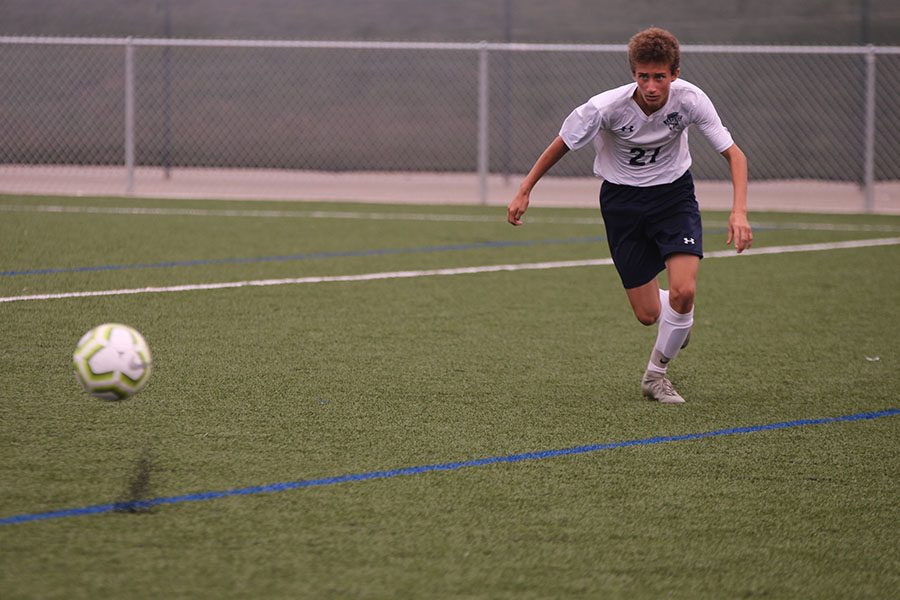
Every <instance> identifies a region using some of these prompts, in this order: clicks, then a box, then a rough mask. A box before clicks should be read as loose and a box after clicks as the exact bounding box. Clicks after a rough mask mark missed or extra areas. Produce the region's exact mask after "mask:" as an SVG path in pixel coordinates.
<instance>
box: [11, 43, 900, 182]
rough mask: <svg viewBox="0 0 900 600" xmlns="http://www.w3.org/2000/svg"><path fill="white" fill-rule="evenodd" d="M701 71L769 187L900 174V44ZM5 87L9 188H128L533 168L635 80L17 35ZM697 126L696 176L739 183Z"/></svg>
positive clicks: (406, 46) (329, 53)
mask: <svg viewBox="0 0 900 600" xmlns="http://www.w3.org/2000/svg"><path fill="white" fill-rule="evenodd" d="M682 77H683V78H685V79H687V80H688V81H691V82H693V83H695V84H697V85H699V86H700V87H701V88H703V89H704V90H705V91H706V92H707V93H708V94H709V96H710V97H711V98H712V99H713V101H714V103H715V104H716V106H717V108H718V110H719V113H720V115H721V117H722V119H723V121H724V123H725V125H726V126H727V127H728V128H729V130H730V131H731V132H732V134H733V136H734V138H735V140H736V141H737V142H738V144H739V145H740V146H741V147H742V148H743V149H744V151H745V152H746V153H747V155H748V156H749V157H750V165H751V177H752V178H753V179H754V180H807V179H809V180H826V181H841V182H857V183H859V184H860V185H862V186H866V187H869V188H871V186H872V185H873V184H874V183H875V182H877V181H895V180H900V135H898V131H900V111H898V110H897V109H898V105H897V102H896V98H897V97H898V96H900V48H894V47H891V48H884V47H769V46H741V47H739V46H718V47H713V46H684V47H683V48H682ZM0 81H2V82H3V85H2V86H0V115H2V116H0V139H2V140H3V144H2V145H0V180H2V179H3V175H4V173H7V174H9V173H11V172H12V170H15V169H20V168H27V167H35V166H59V167H65V168H73V167H78V168H85V167H104V168H115V169H119V170H121V171H122V172H123V175H122V181H123V186H122V190H121V191H122V192H123V193H127V192H129V191H130V186H131V185H132V184H133V172H134V169H135V168H137V167H141V168H154V169H160V170H162V171H164V172H165V173H166V174H167V175H168V174H169V173H170V172H171V171H173V170H175V169H179V168H187V167H192V168H195V167H208V168H216V169H260V168H262V169H283V170H300V171H326V172H358V171H362V172H428V173H473V172H479V173H480V174H481V175H482V176H486V175H487V174H489V173H490V174H509V175H519V174H523V173H526V172H527V171H528V169H529V168H530V167H531V165H532V164H533V162H534V160H535V158H536V157H537V156H538V155H539V154H540V152H541V151H542V150H543V149H544V147H546V145H547V144H548V143H549V142H550V141H551V140H552V139H553V137H554V136H555V135H556V133H557V132H558V130H559V127H560V124H561V123H562V121H563V120H564V119H565V117H566V116H567V115H568V113H569V112H570V111H571V110H572V109H573V108H574V107H575V106H577V105H579V104H581V103H583V102H584V101H586V100H587V99H588V98H589V97H590V96H592V95H594V94H596V93H598V92H600V91H602V90H605V89H608V88H612V87H615V86H618V85H621V84H622V83H626V82H627V81H629V72H628V65H627V61H626V57H625V47H624V46H619V45H610V46H573V45H532V44H486V43H482V44H432V43H369V42H358V43H354V42H275V41H272V42H266V41H224V40H171V39H134V40H132V39H104V38H84V39H82V38H15V37H0ZM693 137H694V139H693V141H692V144H691V146H692V153H693V155H694V166H693V167H692V170H693V172H694V175H695V177H696V178H697V179H701V180H703V179H706V180H721V179H727V178H728V170H727V165H726V163H725V161H723V160H722V159H721V157H719V156H718V155H717V154H716V153H715V152H714V151H713V150H712V148H710V147H709V145H708V144H707V143H706V141H705V140H704V139H703V138H702V135H700V134H698V133H694V134H693ZM592 159H593V157H592V156H591V152H589V151H584V152H579V153H575V154H573V155H572V156H571V157H570V158H567V159H566V160H565V161H563V162H562V163H560V164H559V165H558V166H557V167H556V168H555V169H554V170H553V171H552V175H556V176H568V177H582V176H589V175H590V173H591V163H592ZM22 186H23V187H26V188H27V185H25V184H22ZM4 191H11V190H8V189H5V190H4ZM12 191H22V192H28V191H29V190H28V189H21V190H12Z"/></svg>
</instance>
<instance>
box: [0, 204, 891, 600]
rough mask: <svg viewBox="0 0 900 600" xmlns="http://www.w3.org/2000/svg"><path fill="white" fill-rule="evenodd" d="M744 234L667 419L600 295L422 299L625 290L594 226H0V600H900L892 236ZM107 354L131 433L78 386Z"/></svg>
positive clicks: (195, 213) (159, 222) (585, 215)
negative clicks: (134, 371) (137, 345)
mask: <svg viewBox="0 0 900 600" xmlns="http://www.w3.org/2000/svg"><path fill="white" fill-rule="evenodd" d="M47 207H56V208H54V209H53V210H52V212H51V211H50V209H48V208H47ZM137 208H139V209H141V211H135V210H134V209H137ZM118 209H127V210H118ZM134 212H139V214H133V213H134ZM726 217H727V215H725V214H722V213H709V214H705V215H704V218H705V225H706V232H705V239H704V247H705V250H706V252H707V253H708V254H709V255H710V256H709V257H708V258H707V259H705V260H704V261H703V263H702V266H701V273H700V281H699V292H698V303H697V309H696V318H695V326H694V331H693V335H692V341H691V346H689V347H688V348H687V349H686V350H685V351H684V352H683V353H682V354H681V355H680V356H679V357H678V358H677V360H676V361H674V363H673V366H672V368H671V369H670V373H671V376H672V379H673V381H674V382H675V384H676V386H677V387H678V390H679V392H681V394H682V395H683V396H685V398H686V399H687V400H688V402H687V404H685V405H683V406H680V407H678V406H676V407H672V406H661V405H658V404H654V403H650V402H647V401H645V400H642V399H641V397H640V391H639V379H640V376H641V373H642V372H643V369H644V367H645V366H646V362H647V358H648V356H649V352H650V348H651V346H652V344H653V339H654V336H655V328H645V327H642V326H641V325H640V324H638V322H637V321H636V320H635V319H634V317H633V316H632V315H631V313H630V309H629V308H628V306H627V302H626V300H625V297H624V294H623V292H622V290H621V286H620V284H619V282H618V278H617V275H616V274H615V271H614V270H613V268H612V267H611V266H607V265H597V266H582V267H568V268H542V269H537V268H535V269H531V270H521V271H502V272H474V273H469V274H456V275H445V276H438V275H434V274H429V273H430V272H432V271H433V270H436V269H457V268H463V267H483V266H488V265H522V264H534V263H545V262H548V261H575V260H587V259H603V258H605V257H608V249H607V248H606V245H605V242H604V241H602V240H601V239H600V238H602V236H603V230H602V225H601V224H600V222H599V214H598V211H592V210H577V209H542V208H540V207H533V208H532V209H531V210H530V211H529V213H528V219H529V220H530V222H529V223H528V224H527V225H526V226H525V227H523V228H513V227H510V226H509V225H507V224H506V223H505V211H504V209H502V208H496V207H495V208H484V207H423V206H381V205H379V206H375V205H360V204H340V203H329V204H309V203H303V204H294V203H266V202H246V203H243V202H216V201H196V202H191V201H163V200H158V201H151V200H137V199H98V198H80V199H62V198H18V197H2V198H0V340H2V345H0V452H2V460H0V490H2V493H0V596H2V598H3V599H4V600H7V599H13V598H67V599H72V598H91V599H95V598H138V597H159V598H217V599H218V598H485V599H495V598H510V599H513V598H515V599H520V598H659V597H674V598H741V597H770V598H826V597H827V598H838V597H841V598H851V597H876V598H877V597H881V598H889V597H896V596H895V594H896V590H897V589H898V588H900V575H898V573H900V542H898V539H900V525H898V523H900V508H898V506H900V504H898V498H900V445H898V443H897V440H898V436H900V414H896V413H897V409H900V353H898V351H897V338H898V334H900V326H898V323H900V268H898V265H900V245H898V244H900V240H897V238H900V217H885V216H835V215H790V214H754V215H752V220H753V222H754V224H755V226H756V231H755V244H754V248H755V249H759V250H765V249H773V248H776V247H785V248H784V249H790V248H788V247H791V246H796V245H799V244H827V243H837V242H848V241H858V240H873V239H889V240H893V242H885V243H886V244H888V245H883V246H874V247H861V248H853V249H823V247H821V246H816V247H814V248H817V249H814V250H813V251H807V252H778V253H772V254H756V255H753V254H750V255H748V256H740V257H714V256H712V254H713V253H715V252H718V251H720V250H724V249H725V235H724V223H725V219H726ZM398 271H408V272H412V273H411V274H410V273H408V275H410V276H408V277H403V278H384V279H377V280H372V281H365V280H361V281H345V282H334V281H325V282H320V283H284V282H281V284H280V285H273V283H275V282H272V281H268V284H267V285H257V286H246V287H241V288H235V289H229V288H226V289H203V290H201V289H189V290H186V291H171V290H170V291H157V292H154V293H133V294H127V295H122V294H119V295H110V296H103V297H71V298H46V299H41V298H42V295H52V294H60V293H70V292H91V291H100V290H140V289H144V288H149V287H156V288H167V287H169V286H193V285H199V284H218V283H225V282H236V281H263V280H273V279H297V278H311V277H323V278H329V277H333V276H340V275H361V274H373V273H395V272H398ZM412 275H417V276H412ZM20 297H31V298H34V299H17V300H12V299H14V298H20ZM109 321H118V322H123V323H127V324H130V325H132V326H134V327H135V328H137V329H138V330H139V331H141V332H142V333H143V334H144V336H145V337H146V339H147V341H148V343H149V345H150V348H151V350H152V352H153V357H154V373H153V375H152V377H151V379H150V382H149V384H148V385H147V388H146V389H145V390H144V391H142V392H141V393H140V394H139V395H138V396H136V397H135V398H133V399H131V400H128V401H125V402H121V403H105V402H101V401H99V400H95V399H93V398H91V397H89V396H88V395H86V394H85V393H83V392H82V391H81V390H80V389H79V388H78V386H77V384H76V382H75V378H74V376H73V373H72V370H71V365H70V361H71V353H72V351H73V350H74V348H75V344H76V342H77V341H78V339H79V337H80V336H81V335H82V334H83V333H84V332H86V331H87V330H88V329H90V328H91V327H93V326H95V325H98V324H100V323H104V322H109ZM883 411H888V412H883ZM861 413H880V416H879V417H878V418H867V419H859V420H847V421H844V420H839V421H829V422H824V423H819V424H816V423H815V422H810V421H801V422H798V421H799V420H814V419H820V418H831V417H843V416H848V415H859V414H861ZM784 422H791V426H789V427H784V428H772V429H769V428H763V429H761V430H757V429H752V428H754V427H756V426H766V425H769V424H775V423H784ZM735 428H751V429H743V430H742V429H735ZM706 432H721V435H715V436H708V437H698V438H692V439H684V440H677V439H671V437H667V436H680V435H684V434H703V433H706ZM631 440H641V441H642V442H641V443H635V444H633V445H627V444H623V442H629V441H631ZM603 444H609V445H611V447H608V448H606V449H604V447H602V446H598V447H594V448H593V449H590V448H589V450H590V451H584V452H581V451H578V452H566V453H562V454H561V455H557V456H554V455H543V454H536V455H533V456H529V457H525V458H529V460H517V461H515V462H505V461H502V460H498V461H497V462H490V461H482V462H477V461H479V460H481V459H490V458H492V457H509V456H518V455H521V454H522V453H529V452H535V453H540V452H543V451H552V450H567V449H572V448H577V447H581V446H591V445H603ZM519 458H522V457H519ZM458 461H476V462H475V463H473V464H471V465H469V466H465V465H449V463H456V462H458ZM428 465H448V466H446V467H445V468H442V469H436V470H427V469H424V468H423V469H419V468H418V467H426V466H428ZM407 468H408V469H409V470H408V471H400V472H396V471H395V472H390V471H392V470H396V469H407ZM383 471H388V473H381V475H380V476H375V475H372V474H373V473H378V472H383ZM351 475H359V477H355V478H354V477H345V478H344V479H337V480H331V479H329V478H341V477H342V476H351ZM301 480H322V481H319V482H318V483H317V484H316V485H312V486H310V487H299V488H296V489H283V488H284V487H290V486H281V487H279V486H278V484H289V483H291V482H298V481H301ZM270 484H271V485H274V486H275V487H273V488H270V489H269V490H268V491H266V490H259V489H248V488H253V487H254V486H266V485H270ZM228 490H244V493H240V494H236V495H232V496H227V497H219V498H206V497H204V496H202V494H205V493H207V492H222V491H228ZM136 500H151V501H154V502H155V504H154V503H151V504H152V505H151V506H149V507H145V505H143V504H130V505H129V504H127V503H128V502H132V501H136ZM117 502H119V503H126V504H125V506H130V507H131V508H132V509H133V510H131V511H125V510H120V511H114V510H109V509H98V513H97V514H82V513H81V512H78V509H86V508H87V507H95V506H101V507H102V506H103V505H107V506H108V505H110V504H111V503H117ZM53 511H62V512H61V513H59V514H58V515H57V516H56V517H55V518H46V519H43V518H39V516H40V515H41V514H42V513H47V512H53ZM16 519H19V520H16ZM891 590H894V592H891Z"/></svg>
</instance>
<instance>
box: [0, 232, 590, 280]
mask: <svg viewBox="0 0 900 600" xmlns="http://www.w3.org/2000/svg"><path fill="white" fill-rule="evenodd" d="M605 239H606V238H605V237H602V236H587V237H573V238H563V239H549V240H510V241H486V242H471V243H467V244H447V245H442V246H420V247H415V248H376V249H372V250H348V251H341V252H311V253H308V254H286V255H282V256H258V257H250V258H211V259H198V260H179V261H168V262H160V263H137V264H130V265H98V266H87V267H50V268H46V269H25V270H21V271H0V276H2V277H15V276H20V275H51V274H54V273H89V272H93V271H127V270H133V269H167V268H174V267H197V266H206V265H231V264H247V263H264V262H288V261H300V260H320V259H324V258H351V257H366V256H386V255H391V254H428V253H433V252H457V251H460V250H478V249H483V248H514V247H523V246H549V245H559V244H592V243H595V242H602V241H603V240H605Z"/></svg>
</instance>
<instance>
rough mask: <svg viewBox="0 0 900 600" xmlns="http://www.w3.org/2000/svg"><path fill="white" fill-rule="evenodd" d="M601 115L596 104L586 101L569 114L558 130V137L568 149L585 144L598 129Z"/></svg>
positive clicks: (576, 148)
mask: <svg viewBox="0 0 900 600" xmlns="http://www.w3.org/2000/svg"><path fill="white" fill-rule="evenodd" d="M600 124H601V115H600V110H599V109H598V108H597V106H596V105H595V104H594V103H593V102H591V101H588V102H586V103H584V104H582V105H581V106H579V107H578V108H576V109H575V110H573V111H572V112H571V114H569V116H568V117H566V120H565V121H564V122H563V124H562V128H561V129H560V130H559V137H561V138H562V140H563V141H564V142H565V143H566V146H568V147H569V150H578V149H579V148H583V147H584V146H586V145H587V144H588V143H589V142H590V141H591V140H592V139H594V137H596V135H597V133H598V132H599V131H600Z"/></svg>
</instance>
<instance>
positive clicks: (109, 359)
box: [72, 323, 150, 400]
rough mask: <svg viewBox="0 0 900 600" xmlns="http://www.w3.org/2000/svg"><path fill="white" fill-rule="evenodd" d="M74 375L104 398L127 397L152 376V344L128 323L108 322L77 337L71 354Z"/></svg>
mask: <svg viewBox="0 0 900 600" xmlns="http://www.w3.org/2000/svg"><path fill="white" fill-rule="evenodd" d="M72 362H73V364H74V366H75V377H76V378H77V379H78V383H80V384H81V386H82V387H83V388H84V390H85V391H86V392H87V393H89V394H91V395H92V396H95V397H97V398H100V399H102V400H125V399H126V398H130V397H131V396H133V395H134V394H136V393H138V392H139V391H141V389H142V388H143V387H144V385H146V383H147V379H149V378H150V348H148V347H147V342H146V341H145V340H144V337H143V336H142V335H141V334H140V333H138V332H137V331H136V330H134V329H133V328H131V327H129V326H128V325H122V324H120V323H106V324H104V325H100V326H98V327H95V328H93V329H91V330H90V331H88V332H87V333H86V334H84V335H83V336H82V338H81V339H80V340H78V346H77V347H76V348H75V354H73V355H72Z"/></svg>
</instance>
